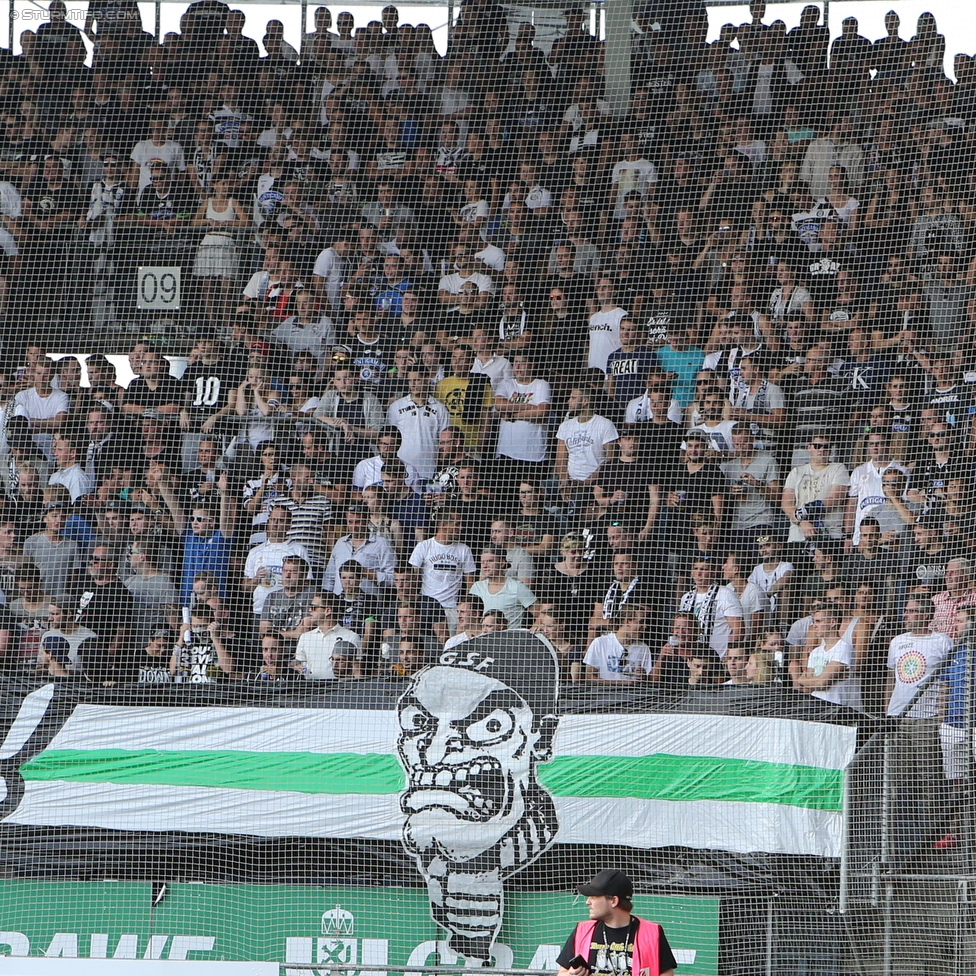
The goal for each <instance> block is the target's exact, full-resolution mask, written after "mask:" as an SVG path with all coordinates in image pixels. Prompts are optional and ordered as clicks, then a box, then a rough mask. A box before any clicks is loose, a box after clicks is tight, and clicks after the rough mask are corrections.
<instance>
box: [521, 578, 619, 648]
mask: <svg viewBox="0 0 976 976" xmlns="http://www.w3.org/2000/svg"><path fill="white" fill-rule="evenodd" d="M533 591H534V593H535V595H536V596H537V597H539V599H540V600H543V601H548V600H551V601H552V602H553V603H554V604H556V610H557V612H558V613H559V615H560V616H561V617H562V618H563V620H565V622H566V631H567V635H568V636H569V639H570V640H577V639H584V638H585V637H586V627H587V624H588V623H589V621H590V616H591V614H592V613H593V604H594V603H599V602H600V601H601V600H602V599H603V597H604V596H605V595H606V592H607V587H606V579H605V578H601V577H600V576H599V575H598V573H596V572H594V571H593V569H592V568H591V567H590V568H587V569H586V570H584V572H583V573H581V574H580V575H579V576H567V575H565V574H564V573H560V572H559V570H557V569H556V568H555V567H554V566H553V567H552V568H551V569H550V570H549V571H548V572H546V573H544V574H543V575H542V576H540V577H539V578H538V579H537V581H536V582H535V584H534V585H533Z"/></svg>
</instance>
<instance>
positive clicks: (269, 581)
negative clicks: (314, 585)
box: [244, 542, 312, 614]
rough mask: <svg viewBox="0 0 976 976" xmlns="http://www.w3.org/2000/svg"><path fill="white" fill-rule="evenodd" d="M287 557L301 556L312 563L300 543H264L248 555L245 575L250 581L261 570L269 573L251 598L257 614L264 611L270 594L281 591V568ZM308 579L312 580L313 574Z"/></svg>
mask: <svg viewBox="0 0 976 976" xmlns="http://www.w3.org/2000/svg"><path fill="white" fill-rule="evenodd" d="M286 556H300V557H301V558H302V559H304V560H305V561H306V562H307V563H308V564H309V565H311V563H312V558H311V556H309V554H308V550H307V549H306V548H305V547H304V546H303V545H302V544H301V543H300V542H262V543H261V545H259V546H255V547H254V548H253V549H252V550H251V551H250V552H249V553H248V554H247V560H246V561H245V563H244V575H245V576H246V577H247V578H248V579H254V577H255V576H257V575H258V570H259V569H266V570H267V571H268V574H267V577H266V578H265V581H264V582H263V583H259V584H258V585H257V586H256V587H254V592H253V594H252V596H251V599H252V603H253V610H254V612H255V613H258V614H259V613H261V611H262V610H263V609H264V601H265V600H267V598H268V595H269V594H271V593H276V592H277V591H278V590H280V589H281V566H282V563H284V561H285V557H286ZM308 578H309V579H312V574H311V572H309V575H308Z"/></svg>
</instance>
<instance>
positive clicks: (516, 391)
mask: <svg viewBox="0 0 976 976" xmlns="http://www.w3.org/2000/svg"><path fill="white" fill-rule="evenodd" d="M495 396H496V397H501V398H502V399H503V400H508V402H509V403H527V404H530V405H531V406H533V407H537V406H539V405H540V404H545V403H551V402H552V391H551V390H550V388H549V384H548V383H547V382H546V381H545V380H532V382H531V383H526V384H524V385H523V384H521V383H519V382H518V381H517V380H502V381H501V382H500V383H499V384H498V386H497V387H495ZM548 447H549V438H548V436H547V435H546V425H545V423H544V422H543V423H532V422H531V421H528V420H506V419H505V418H504V417H503V418H502V420H501V421H500V422H499V424H498V453H499V454H500V455H502V457H507V458H514V460H516V461H545V460H546V458H547V457H548V453H549V451H548Z"/></svg>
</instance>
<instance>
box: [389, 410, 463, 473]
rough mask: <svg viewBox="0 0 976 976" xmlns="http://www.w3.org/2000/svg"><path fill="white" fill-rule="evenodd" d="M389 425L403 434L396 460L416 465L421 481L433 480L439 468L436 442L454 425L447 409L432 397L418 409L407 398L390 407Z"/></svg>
mask: <svg viewBox="0 0 976 976" xmlns="http://www.w3.org/2000/svg"><path fill="white" fill-rule="evenodd" d="M386 422H387V423H388V424H390V426H392V427H396V428H397V430H399V431H400V437H401V443H400V450H399V451H397V457H399V458H400V460H401V461H403V463H404V464H407V463H410V464H413V465H414V467H416V469H417V471H418V472H419V474H420V477H421V478H432V477H433V476H434V471H435V469H436V467H437V438H438V436H439V435H440V432H441V431H442V430H446V429H447V428H448V427H449V426H450V425H451V415H450V414H449V413H448V412H447V407H445V406H444V404H443V403H441V402H440V401H439V400H435V399H434V398H433V397H428V399H427V402H426V403H424V404H419V405H418V404H417V403H415V402H414V399H413V397H411V396H409V395H407V396H405V397H400V399H399V400H394V401H393V403H391V404H390V408H389V410H387V412H386Z"/></svg>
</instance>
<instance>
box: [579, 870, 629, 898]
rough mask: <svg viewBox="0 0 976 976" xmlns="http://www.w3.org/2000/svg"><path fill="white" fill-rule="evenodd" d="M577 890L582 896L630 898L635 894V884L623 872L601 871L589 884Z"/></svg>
mask: <svg viewBox="0 0 976 976" xmlns="http://www.w3.org/2000/svg"><path fill="white" fill-rule="evenodd" d="M576 890H577V891H578V892H579V893H580V894H581V895H598V896H603V897H604V898H613V896H614V895H616V896H617V897H619V898H630V897H632V896H633V894H634V883H633V882H632V881H631V880H630V878H628V877H627V875H626V874H624V873H623V871H601V872H600V873H599V874H598V875H597V876H596V877H595V878H594V879H593V880H592V881H591V882H590V883H589V884H585V885H580V886H579V888H577V889H576Z"/></svg>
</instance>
